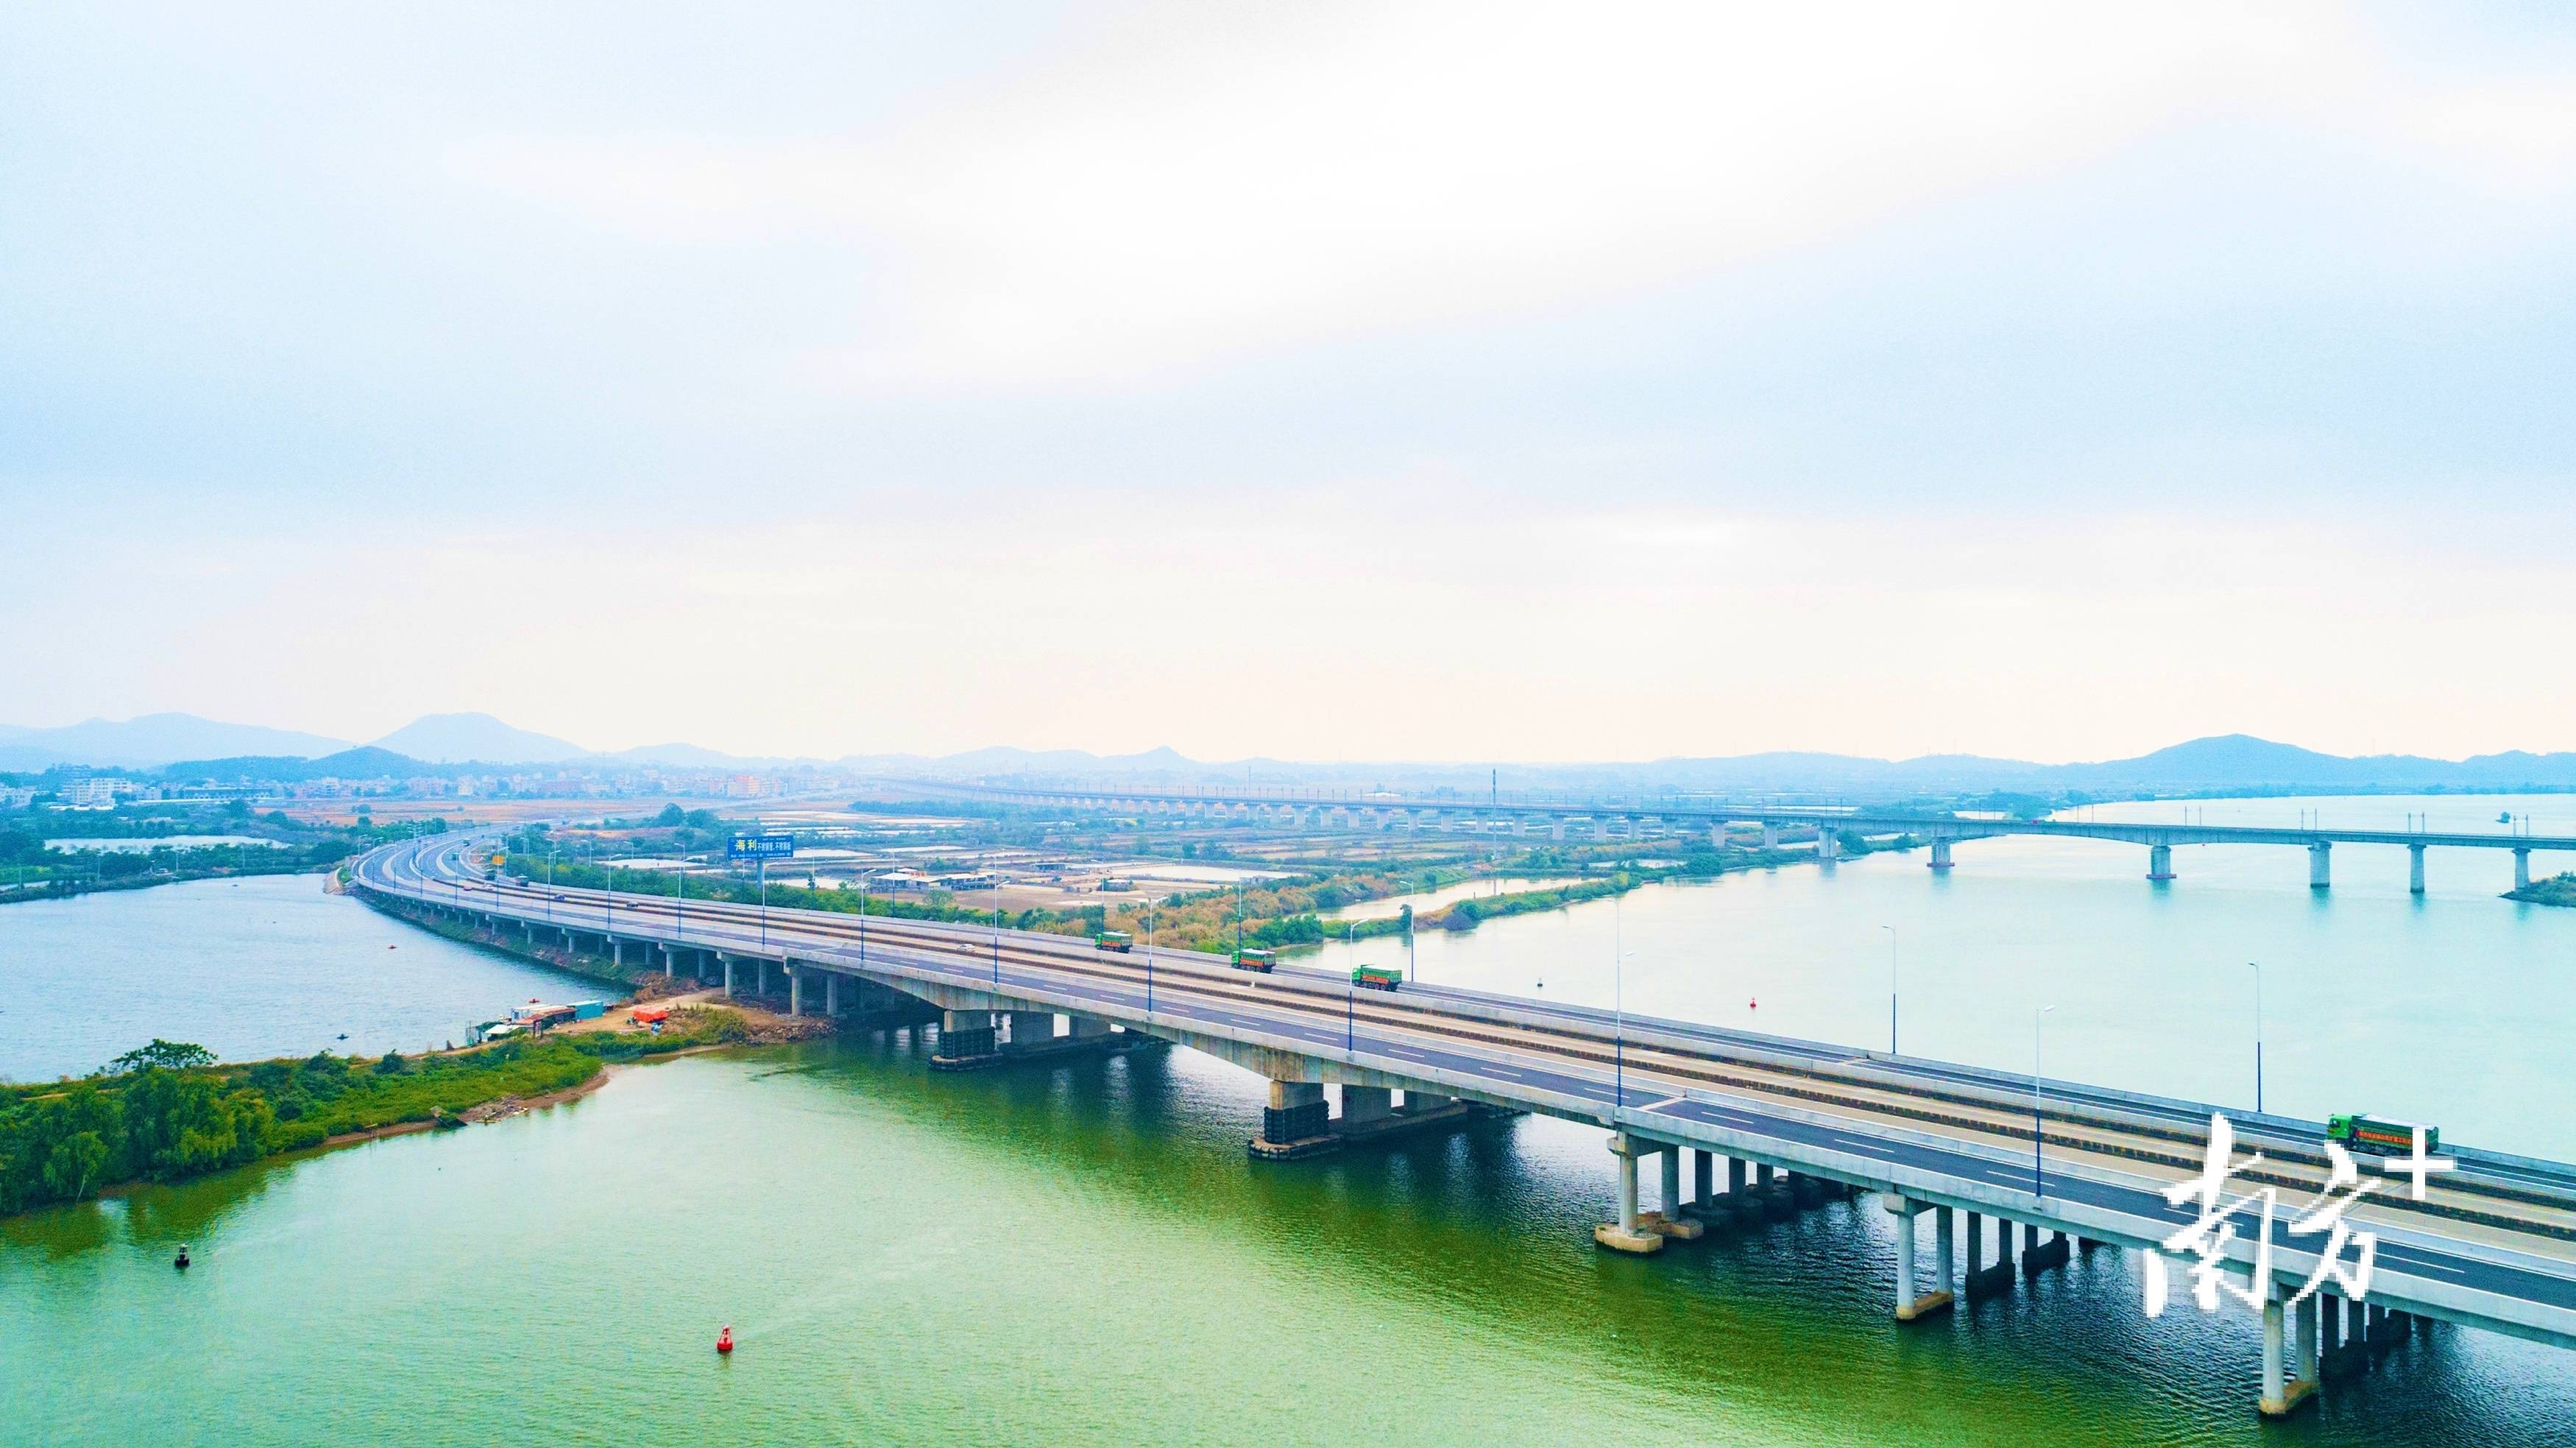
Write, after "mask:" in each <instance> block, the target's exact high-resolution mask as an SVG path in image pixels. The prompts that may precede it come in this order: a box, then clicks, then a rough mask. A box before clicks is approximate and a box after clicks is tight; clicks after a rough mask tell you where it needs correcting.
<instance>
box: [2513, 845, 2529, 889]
mask: <svg viewBox="0 0 2576 1448" xmlns="http://www.w3.org/2000/svg"><path fill="white" fill-rule="evenodd" d="M2513 888H2515V889H2517V890H2528V889H2530V888H2531V851H2529V850H2516V851H2514V852H2513Z"/></svg>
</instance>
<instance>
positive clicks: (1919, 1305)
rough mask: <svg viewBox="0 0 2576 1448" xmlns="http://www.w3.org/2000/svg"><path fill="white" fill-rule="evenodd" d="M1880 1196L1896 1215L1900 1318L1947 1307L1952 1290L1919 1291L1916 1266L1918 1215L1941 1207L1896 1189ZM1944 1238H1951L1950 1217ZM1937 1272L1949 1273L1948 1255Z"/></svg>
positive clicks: (1943, 1234) (1897, 1317)
mask: <svg viewBox="0 0 2576 1448" xmlns="http://www.w3.org/2000/svg"><path fill="white" fill-rule="evenodd" d="M1878 1200H1879V1205H1881V1206H1883V1207H1885V1208H1886V1209H1887V1211H1888V1214H1889V1215H1890V1216H1893V1217H1894V1218H1896V1320H1897V1321H1899V1322H1912V1321H1914V1320H1915V1319H1916V1318H1919V1317H1928V1316H1930V1315H1932V1314H1933V1313H1936V1312H1943V1311H1947V1310H1948V1309H1949V1306H1950V1303H1951V1297H1950V1292H1949V1290H1948V1289H1947V1288H1940V1289H1936V1290H1934V1291H1930V1292H1920V1291H1917V1290H1916V1286H1917V1283H1916V1277H1915V1270H1914V1269H1915V1261H1914V1237H1915V1231H1914V1219H1915V1218H1916V1217H1918V1216H1921V1215H1922V1214H1923V1213H1925V1212H1927V1211H1933V1212H1937V1211H1939V1210H1940V1209H1939V1208H1937V1207H1934V1206H1932V1205H1931V1204H1930V1203H1928V1202H1918V1201H1915V1200H1913V1199H1911V1198H1908V1197H1903V1196H1899V1195H1897V1194H1895V1193H1893V1192H1890V1193H1888V1194H1887V1195H1886V1196H1883V1197H1880V1198H1879V1199H1878ZM1943 1216H1944V1217H1945V1218H1946V1216H1947V1214H1946V1213H1944V1214H1943ZM1941 1240H1942V1241H1943V1242H1945V1243H1946V1242H1948V1241H1949V1240H1950V1233H1949V1231H1948V1228H1947V1222H1946V1220H1945V1222H1944V1224H1943V1230H1942V1232H1941ZM1937 1275H1939V1276H1941V1277H1947V1276H1948V1275H1949V1266H1948V1263H1947V1260H1946V1259H1944V1262H1943V1264H1942V1266H1941V1268H1940V1271H1939V1273H1938V1274H1937Z"/></svg>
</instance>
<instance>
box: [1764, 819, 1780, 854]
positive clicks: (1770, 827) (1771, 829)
mask: <svg viewBox="0 0 2576 1448" xmlns="http://www.w3.org/2000/svg"><path fill="white" fill-rule="evenodd" d="M1762 848H1764V849H1766V850H1776V849H1778V848H1780V827H1779V826H1778V825H1776V824H1773V823H1772V822H1771V821H1769V820H1764V821H1763V822H1762Z"/></svg>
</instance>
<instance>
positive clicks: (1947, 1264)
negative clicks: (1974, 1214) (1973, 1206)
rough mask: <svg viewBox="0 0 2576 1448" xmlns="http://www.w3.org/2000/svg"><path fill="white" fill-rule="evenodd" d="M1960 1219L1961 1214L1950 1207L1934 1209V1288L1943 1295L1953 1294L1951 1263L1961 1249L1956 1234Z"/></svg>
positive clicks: (1949, 1295)
mask: <svg viewBox="0 0 2576 1448" xmlns="http://www.w3.org/2000/svg"><path fill="white" fill-rule="evenodd" d="M1958 1219H1959V1214H1958V1213H1956V1212H1954V1211H1952V1210H1951V1209H1949V1208H1948V1207H1935V1208H1933V1209H1932V1244H1933V1245H1932V1250H1933V1253H1934V1256H1933V1261H1932V1290H1933V1291H1934V1292H1937V1293H1939V1294H1940V1295H1942V1296H1943V1297H1951V1296H1953V1279H1952V1277H1951V1275H1950V1274H1951V1270H1952V1268H1951V1263H1952V1261H1953V1260H1954V1259H1955V1258H1956V1257H1957V1255H1958V1251H1959V1241H1958V1237H1957V1235H1956V1233H1957V1230H1958V1227H1957V1223H1958Z"/></svg>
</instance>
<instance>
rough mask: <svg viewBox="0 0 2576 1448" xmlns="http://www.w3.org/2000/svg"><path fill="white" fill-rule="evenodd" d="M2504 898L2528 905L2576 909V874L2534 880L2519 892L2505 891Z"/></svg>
mask: <svg viewBox="0 0 2576 1448" xmlns="http://www.w3.org/2000/svg"><path fill="white" fill-rule="evenodd" d="M2504 898H2506V899H2508V900H2520V901H2522V902H2523V903H2524V904H2526V905H2559V906H2565V907H2567V908H2569V909H2576V873H2567V874H2558V875H2552V876H2550V877H2549V878H2548V879H2546V880H2534V881H2532V882H2531V883H2530V884H2528V885H2525V886H2524V887H2522V888H2521V889H2519V890H2507V891H2505V892H2504Z"/></svg>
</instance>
